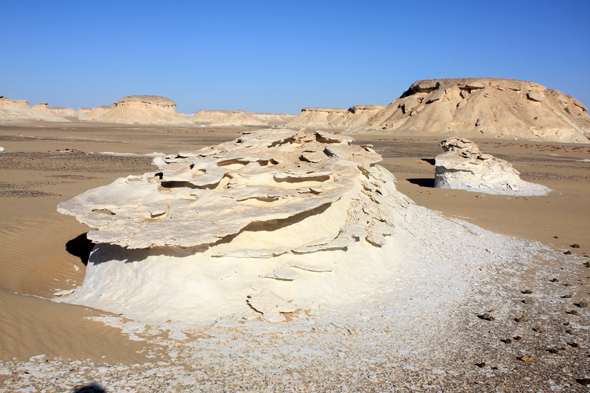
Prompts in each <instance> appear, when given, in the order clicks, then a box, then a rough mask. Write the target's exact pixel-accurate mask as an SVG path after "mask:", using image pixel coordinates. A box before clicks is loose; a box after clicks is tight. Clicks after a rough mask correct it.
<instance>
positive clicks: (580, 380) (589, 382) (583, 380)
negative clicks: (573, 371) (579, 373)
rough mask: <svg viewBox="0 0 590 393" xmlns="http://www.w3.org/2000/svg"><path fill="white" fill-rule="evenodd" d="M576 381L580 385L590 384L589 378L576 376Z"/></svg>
mask: <svg viewBox="0 0 590 393" xmlns="http://www.w3.org/2000/svg"><path fill="white" fill-rule="evenodd" d="M576 382H577V383H579V384H580V385H584V386H590V378H578V379H576Z"/></svg>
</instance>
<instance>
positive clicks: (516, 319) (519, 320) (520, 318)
mask: <svg viewBox="0 0 590 393" xmlns="http://www.w3.org/2000/svg"><path fill="white" fill-rule="evenodd" d="M514 320H515V321H516V322H526V321H527V319H526V318H525V317H518V318H514Z"/></svg>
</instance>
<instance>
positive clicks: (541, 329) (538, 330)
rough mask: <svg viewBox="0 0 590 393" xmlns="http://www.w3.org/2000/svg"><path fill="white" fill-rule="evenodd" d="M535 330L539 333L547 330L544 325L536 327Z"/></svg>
mask: <svg viewBox="0 0 590 393" xmlns="http://www.w3.org/2000/svg"><path fill="white" fill-rule="evenodd" d="M533 330H534V331H535V332H537V333H543V332H544V331H545V329H543V328H542V327H536V328H533Z"/></svg>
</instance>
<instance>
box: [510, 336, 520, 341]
mask: <svg viewBox="0 0 590 393" xmlns="http://www.w3.org/2000/svg"><path fill="white" fill-rule="evenodd" d="M512 338H513V339H515V340H516V341H520V340H522V337H520V336H514V337H512Z"/></svg>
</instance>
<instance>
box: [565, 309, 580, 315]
mask: <svg viewBox="0 0 590 393" xmlns="http://www.w3.org/2000/svg"><path fill="white" fill-rule="evenodd" d="M566 313H567V314H570V315H578V312H577V311H576V310H570V311H566Z"/></svg>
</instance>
